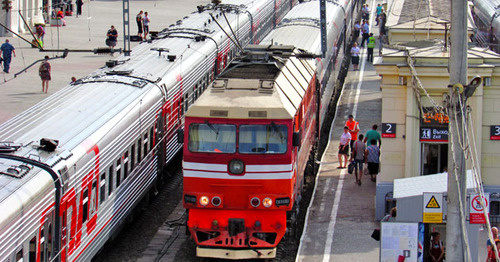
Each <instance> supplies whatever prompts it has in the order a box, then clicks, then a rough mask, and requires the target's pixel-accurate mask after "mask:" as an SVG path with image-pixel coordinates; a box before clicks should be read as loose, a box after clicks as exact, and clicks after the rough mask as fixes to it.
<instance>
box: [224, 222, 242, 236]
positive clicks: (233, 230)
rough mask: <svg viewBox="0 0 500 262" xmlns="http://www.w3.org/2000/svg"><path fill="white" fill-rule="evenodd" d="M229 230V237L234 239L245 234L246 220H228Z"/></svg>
mask: <svg viewBox="0 0 500 262" xmlns="http://www.w3.org/2000/svg"><path fill="white" fill-rule="evenodd" d="M227 230H228V233H229V236H231V237H234V236H236V235H238V234H239V233H243V232H245V219H243V218H230V219H229V220H228V225H227Z"/></svg>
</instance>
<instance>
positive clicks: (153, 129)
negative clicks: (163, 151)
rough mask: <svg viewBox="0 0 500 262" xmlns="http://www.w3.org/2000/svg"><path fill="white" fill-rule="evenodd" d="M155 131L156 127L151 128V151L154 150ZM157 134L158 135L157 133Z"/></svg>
mask: <svg viewBox="0 0 500 262" xmlns="http://www.w3.org/2000/svg"><path fill="white" fill-rule="evenodd" d="M155 129H156V128H155V127H151V129H149V151H151V150H153V145H154V140H153V139H154V134H155V131H156V130H155ZM156 134H158V133H157V132H156Z"/></svg>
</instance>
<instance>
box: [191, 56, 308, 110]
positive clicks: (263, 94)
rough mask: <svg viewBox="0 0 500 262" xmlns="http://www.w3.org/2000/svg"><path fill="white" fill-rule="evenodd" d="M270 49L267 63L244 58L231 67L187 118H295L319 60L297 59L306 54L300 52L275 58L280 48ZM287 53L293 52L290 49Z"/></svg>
mask: <svg viewBox="0 0 500 262" xmlns="http://www.w3.org/2000/svg"><path fill="white" fill-rule="evenodd" d="M266 48H267V50H269V51H270V52H269V55H268V58H267V60H265V59H264V60H262V59H253V60H252V59H242V60H241V61H243V62H235V63H233V64H231V65H230V66H229V68H228V69H227V71H226V72H225V73H223V74H222V75H221V76H220V77H219V78H218V80H216V81H215V82H214V83H213V84H212V85H211V86H210V88H209V89H208V90H207V91H208V92H205V93H203V95H202V96H201V97H200V98H199V99H198V101H197V102H196V103H195V104H194V105H193V106H192V107H191V108H190V109H189V110H188V112H187V113H186V116H189V117H203V118H205V117H208V118H210V117H227V118H238V119H247V118H256V119H258V118H263V119H265V118H268V119H291V118H293V117H294V115H295V113H296V111H297V109H298V108H299V105H300V103H301V101H302V98H303V96H304V94H305V92H306V90H307V87H308V79H311V78H312V77H313V73H314V68H315V61H314V59H312V58H310V56H309V58H297V57H295V56H300V55H301V54H302V55H303V52H300V51H298V50H294V51H293V53H290V56H289V57H282V56H280V55H281V54H282V52H281V53H279V54H280V55H276V56H273V55H272V54H273V52H275V53H276V52H277V50H278V48H279V47H266ZM281 48H282V47H281ZM285 50H287V51H290V48H289V47H288V48H286V49H285ZM251 56H252V55H251V53H250V54H247V57H251ZM258 112H259V113H258Z"/></svg>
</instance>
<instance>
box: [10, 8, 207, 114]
mask: <svg viewBox="0 0 500 262" xmlns="http://www.w3.org/2000/svg"><path fill="white" fill-rule="evenodd" d="M73 2H74V1H73ZM206 3H207V2H206V1H202V0H187V1H174V0H166V1H155V0H144V1H143V0H131V1H130V21H131V23H130V34H131V35H136V34H137V25H136V23H135V22H134V21H135V16H136V15H137V13H139V11H140V10H144V11H147V12H149V16H150V19H151V25H150V28H151V31H160V30H162V29H163V28H166V27H168V26H169V25H170V24H174V23H175V22H176V21H177V20H179V19H182V17H183V16H185V15H186V14H189V13H191V12H194V11H196V6H197V5H200V4H206ZM15 12H17V10H15ZM64 20H65V21H66V26H61V27H51V26H50V25H47V26H46V27H45V37H44V48H45V49H51V50H55V49H60V50H63V49H72V50H82V49H87V50H93V49H95V48H99V47H106V45H105V39H106V33H107V31H108V29H109V28H110V26H111V25H114V26H115V27H116V29H117V30H118V43H117V46H116V48H123V22H122V2H121V1H109V0H93V1H85V4H84V5H83V10H82V15H80V16H79V17H76V14H75V13H74V14H73V16H66V17H64ZM21 23H22V22H21ZM2 30H3V29H2ZM21 36H22V37H23V38H25V39H27V40H30V41H31V40H32V39H33V37H32V36H31V34H30V33H29V32H26V33H24V34H21ZM6 38H8V39H9V40H10V43H11V44H12V45H13V46H14V47H15V49H16V50H15V52H16V57H13V58H12V62H11V68H10V73H9V74H6V73H4V72H2V70H0V90H1V92H0V104H2V107H1V109H0V124H1V123H4V122H5V121H7V120H8V119H10V118H12V117H14V116H15V115H17V114H19V113H21V112H23V111H25V110H27V109H28V108H30V107H31V106H33V105H35V104H36V103H38V102H39V101H41V100H42V99H45V98H47V97H48V96H50V95H51V94H54V93H55V92H57V91H59V90H60V89H61V88H63V87H65V86H67V85H68V84H69V83H70V82H71V77H72V76H74V77H76V78H77V79H78V78H82V77H84V76H87V75H88V74H90V73H92V72H94V71H95V70H97V69H98V68H100V67H103V66H104V65H105V62H106V61H108V60H110V59H116V58H117V57H118V56H119V54H114V57H113V56H110V55H109V54H106V55H96V54H94V53H91V52H83V53H82V52H70V53H69V54H68V56H67V57H66V58H64V59H62V58H61V59H54V60H50V63H51V66H52V80H51V81H50V83H49V92H48V94H44V93H42V81H41V79H40V77H39V76H38V67H39V66H40V62H38V63H36V64H34V65H33V66H32V67H31V68H29V69H27V70H25V71H26V72H23V71H24V69H25V68H26V67H28V66H29V65H30V64H32V63H34V62H36V61H37V60H39V59H43V58H44V56H46V55H48V56H49V57H51V58H52V57H55V56H61V55H62V52H39V51H38V49H36V48H32V47H31V44H29V43H27V42H25V41H24V40H22V39H20V38H19V37H17V36H11V37H0V44H2V43H4V42H5V39H6ZM136 45H139V43H138V42H131V47H132V48H133V47H134V46H136ZM0 68H1V69H3V65H2V66H0ZM17 73H20V74H19V75H17V76H16V77H15V75H16V74H17Z"/></svg>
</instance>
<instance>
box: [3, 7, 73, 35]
mask: <svg viewBox="0 0 500 262" xmlns="http://www.w3.org/2000/svg"><path fill="white" fill-rule="evenodd" d="M74 5H75V1H73V0H2V1H1V2H0V6H1V10H0V23H1V24H2V25H4V26H5V27H7V28H9V29H10V30H12V31H13V32H15V33H16V34H25V33H28V34H29V29H28V27H30V28H31V29H32V30H33V29H34V26H35V25H37V24H42V25H47V26H50V24H52V25H59V26H60V25H62V24H63V22H62V21H58V20H57V19H56V18H55V17H54V16H55V12H57V11H64V12H66V11H69V10H73V8H74ZM27 25H28V26H27ZM12 35H13V34H12V33H11V32H9V31H8V30H6V29H4V28H0V36H4V37H5V36H12Z"/></svg>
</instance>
